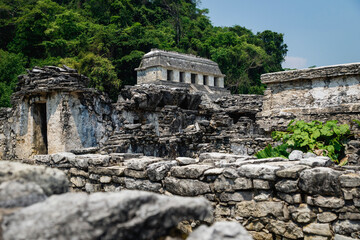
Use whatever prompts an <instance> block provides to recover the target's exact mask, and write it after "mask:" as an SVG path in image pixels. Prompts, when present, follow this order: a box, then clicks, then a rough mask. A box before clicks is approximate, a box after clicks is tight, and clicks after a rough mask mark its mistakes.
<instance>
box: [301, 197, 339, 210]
mask: <svg viewBox="0 0 360 240" xmlns="http://www.w3.org/2000/svg"><path fill="white" fill-rule="evenodd" d="M306 201H307V204H310V205H314V206H319V207H325V208H341V207H343V206H344V205H345V201H344V199H342V198H337V197H323V196H317V197H310V196H308V197H307V200H306Z"/></svg>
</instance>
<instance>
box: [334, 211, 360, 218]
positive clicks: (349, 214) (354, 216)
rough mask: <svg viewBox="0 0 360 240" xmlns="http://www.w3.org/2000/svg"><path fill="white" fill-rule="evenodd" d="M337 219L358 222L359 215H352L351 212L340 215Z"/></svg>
mask: <svg viewBox="0 0 360 240" xmlns="http://www.w3.org/2000/svg"><path fill="white" fill-rule="evenodd" d="M339 219H341V220H360V213H352V212H346V213H340V214H339Z"/></svg>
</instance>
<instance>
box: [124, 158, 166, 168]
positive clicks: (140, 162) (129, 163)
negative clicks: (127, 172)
mask: <svg viewBox="0 0 360 240" xmlns="http://www.w3.org/2000/svg"><path fill="white" fill-rule="evenodd" d="M162 160H163V159H161V158H155V157H141V158H134V159H129V160H125V161H124V165H125V166H126V167H128V168H129V169H133V170H145V169H146V167H147V166H148V165H150V164H152V163H155V162H159V161H162Z"/></svg>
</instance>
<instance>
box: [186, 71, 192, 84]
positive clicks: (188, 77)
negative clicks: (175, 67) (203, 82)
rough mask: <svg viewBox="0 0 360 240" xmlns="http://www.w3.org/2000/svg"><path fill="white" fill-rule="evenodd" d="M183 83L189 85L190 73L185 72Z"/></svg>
mask: <svg viewBox="0 0 360 240" xmlns="http://www.w3.org/2000/svg"><path fill="white" fill-rule="evenodd" d="M185 83H191V73H189V72H185Z"/></svg>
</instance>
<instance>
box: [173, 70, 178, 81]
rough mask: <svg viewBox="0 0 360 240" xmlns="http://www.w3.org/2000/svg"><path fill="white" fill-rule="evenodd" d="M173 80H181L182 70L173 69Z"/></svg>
mask: <svg viewBox="0 0 360 240" xmlns="http://www.w3.org/2000/svg"><path fill="white" fill-rule="evenodd" d="M172 81H173V82H180V72H179V71H178V70H173V80H172Z"/></svg>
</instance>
